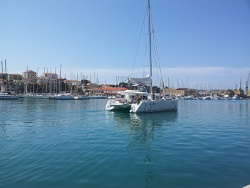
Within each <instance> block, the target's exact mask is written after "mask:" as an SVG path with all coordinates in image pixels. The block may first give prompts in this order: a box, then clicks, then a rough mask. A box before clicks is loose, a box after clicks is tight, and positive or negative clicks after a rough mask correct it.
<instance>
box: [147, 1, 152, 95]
mask: <svg viewBox="0 0 250 188" xmlns="http://www.w3.org/2000/svg"><path fill="white" fill-rule="evenodd" d="M148 36H149V63H150V79H151V83H150V93H151V95H152V93H153V84H152V52H151V51H152V50H151V13H150V0H148ZM151 97H152V96H151Z"/></svg>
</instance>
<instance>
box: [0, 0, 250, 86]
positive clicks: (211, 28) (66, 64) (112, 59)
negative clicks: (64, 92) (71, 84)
mask: <svg viewBox="0 0 250 188" xmlns="http://www.w3.org/2000/svg"><path fill="white" fill-rule="evenodd" d="M0 7H1V16H0V60H1V61H3V62H4V61H5V60H6V66H7V69H6V72H7V73H10V74H11V73H19V74H22V72H24V71H26V70H27V69H29V70H33V71H36V72H38V75H39V76H40V75H42V74H43V73H44V70H45V72H47V71H48V72H56V73H57V74H60V67H61V77H66V78H67V79H77V78H78V79H81V78H83V77H85V78H87V79H90V80H91V81H92V82H98V83H99V84H101V83H107V84H116V83H117V82H120V81H126V79H127V78H128V77H129V76H132V77H143V76H146V75H148V74H149V60H148V59H149V58H148V57H149V55H148V54H149V53H148V34H147V16H146V8H147V0H0ZM151 14H152V24H153V29H154V35H152V37H153V38H152V41H153V42H155V41H156V43H154V44H153V49H152V51H153V54H158V56H155V55H153V56H154V57H153V64H154V63H157V65H158V67H159V66H160V67H161V71H159V70H157V71H156V69H155V66H156V65H153V68H154V69H153V79H154V83H153V84H154V85H156V84H158V83H159V78H157V77H158V75H159V73H160V72H161V75H162V78H163V81H164V85H165V86H169V87H189V88H196V89H228V88H230V89H235V88H236V87H239V86H240V81H242V88H243V87H244V85H245V82H246V80H247V76H248V73H249V72H250V1H249V0H219V1H218V0H202V1H201V0H188V1H187V0H151ZM4 72H5V70H4ZM155 75H156V77H155Z"/></svg>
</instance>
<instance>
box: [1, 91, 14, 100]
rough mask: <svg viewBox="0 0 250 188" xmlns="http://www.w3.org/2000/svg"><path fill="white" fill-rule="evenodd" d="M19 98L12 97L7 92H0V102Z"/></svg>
mask: <svg viewBox="0 0 250 188" xmlns="http://www.w3.org/2000/svg"><path fill="white" fill-rule="evenodd" d="M17 99H18V96H15V95H10V94H9V93H7V92H0V100H17Z"/></svg>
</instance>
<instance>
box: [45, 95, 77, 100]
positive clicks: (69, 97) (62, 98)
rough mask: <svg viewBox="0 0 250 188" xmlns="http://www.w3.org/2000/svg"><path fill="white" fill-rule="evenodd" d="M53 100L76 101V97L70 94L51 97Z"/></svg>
mask: <svg viewBox="0 0 250 188" xmlns="http://www.w3.org/2000/svg"><path fill="white" fill-rule="evenodd" d="M49 99H52V100H74V96H73V95H70V94H56V95H52V96H50V97H49Z"/></svg>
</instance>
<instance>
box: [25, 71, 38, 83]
mask: <svg viewBox="0 0 250 188" xmlns="http://www.w3.org/2000/svg"><path fill="white" fill-rule="evenodd" d="M22 78H23V79H24V80H29V81H35V80H36V72H35V71H32V70H28V71H25V72H23V74H22Z"/></svg>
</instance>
